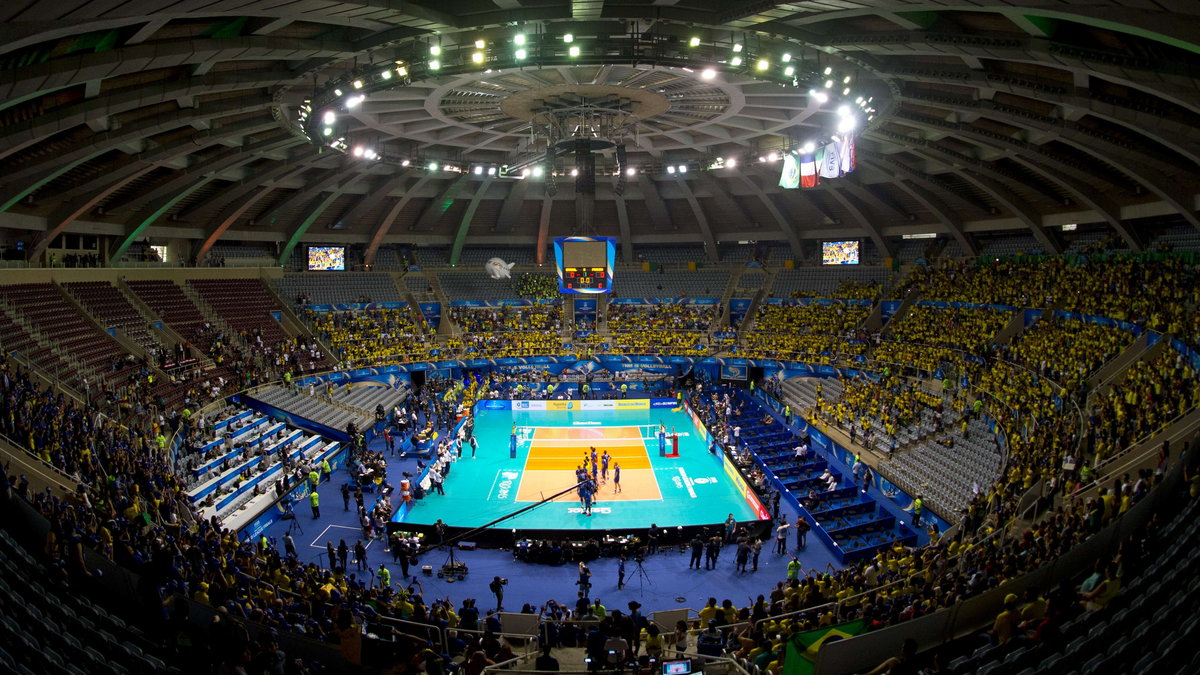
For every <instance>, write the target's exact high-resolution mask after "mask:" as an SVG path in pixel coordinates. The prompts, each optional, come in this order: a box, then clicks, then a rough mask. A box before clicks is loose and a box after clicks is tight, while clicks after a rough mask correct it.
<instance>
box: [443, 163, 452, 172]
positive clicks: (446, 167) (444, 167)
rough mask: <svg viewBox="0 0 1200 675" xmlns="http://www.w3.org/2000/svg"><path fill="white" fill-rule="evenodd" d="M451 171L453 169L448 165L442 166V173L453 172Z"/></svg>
mask: <svg viewBox="0 0 1200 675" xmlns="http://www.w3.org/2000/svg"><path fill="white" fill-rule="evenodd" d="M453 170H454V167H452V166H450V165H449V164H443V165H442V171H453Z"/></svg>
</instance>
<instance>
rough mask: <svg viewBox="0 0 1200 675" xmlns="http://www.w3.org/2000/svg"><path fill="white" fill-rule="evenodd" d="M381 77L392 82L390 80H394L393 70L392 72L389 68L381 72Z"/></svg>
mask: <svg viewBox="0 0 1200 675" xmlns="http://www.w3.org/2000/svg"><path fill="white" fill-rule="evenodd" d="M379 76H380V77H382V78H383V79H385V80H390V79H392V70H391V68H388V69H387V70H382V71H380V72H379Z"/></svg>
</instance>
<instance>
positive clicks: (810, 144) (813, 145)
mask: <svg viewBox="0 0 1200 675" xmlns="http://www.w3.org/2000/svg"><path fill="white" fill-rule="evenodd" d="M816 149H817V144H816V143H813V142H812V141H809V142H807V143H805V144H804V145H803V146H801V147H800V151H801V152H804V153H805V154H807V153H810V152H814V151H815V150H816Z"/></svg>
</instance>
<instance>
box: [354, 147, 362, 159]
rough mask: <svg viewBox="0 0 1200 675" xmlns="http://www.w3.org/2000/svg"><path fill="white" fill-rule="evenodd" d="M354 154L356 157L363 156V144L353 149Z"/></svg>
mask: <svg viewBox="0 0 1200 675" xmlns="http://www.w3.org/2000/svg"><path fill="white" fill-rule="evenodd" d="M352 154H353V155H354V156H355V157H362V156H363V147H362V146H361V145H356V146H354V150H353V152H352Z"/></svg>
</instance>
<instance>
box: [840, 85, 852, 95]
mask: <svg viewBox="0 0 1200 675" xmlns="http://www.w3.org/2000/svg"><path fill="white" fill-rule="evenodd" d="M849 95H850V87H846V88H845V89H843V90H842V96H849Z"/></svg>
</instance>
